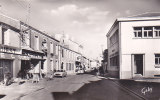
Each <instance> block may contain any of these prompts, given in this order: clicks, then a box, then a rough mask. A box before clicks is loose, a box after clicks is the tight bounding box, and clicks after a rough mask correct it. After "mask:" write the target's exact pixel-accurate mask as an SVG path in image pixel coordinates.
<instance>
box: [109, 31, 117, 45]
mask: <svg viewBox="0 0 160 100" xmlns="http://www.w3.org/2000/svg"><path fill="white" fill-rule="evenodd" d="M116 42H118V30H117V31H116V32H115V33H114V34H113V35H112V36H111V37H110V46H113V45H114V44H115V43H116Z"/></svg>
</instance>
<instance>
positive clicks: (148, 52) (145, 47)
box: [121, 20, 160, 78]
mask: <svg viewBox="0 0 160 100" xmlns="http://www.w3.org/2000/svg"><path fill="white" fill-rule="evenodd" d="M159 23H160V21H159V20H155V21H134V22H121V44H122V45H121V48H122V49H121V50H122V52H121V53H122V62H121V63H122V72H121V74H122V76H121V78H131V77H132V74H131V73H132V72H131V69H132V68H131V54H145V65H144V66H145V68H144V70H145V73H144V76H145V77H153V76H154V74H159V73H160V72H159V70H160V68H155V66H154V63H155V55H154V54H155V53H159V51H160V46H158V44H159V43H160V38H156V39H155V38H145V39H144V38H143V39H142V38H140V39H137V38H134V33H133V27H135V26H160V24H159Z"/></svg>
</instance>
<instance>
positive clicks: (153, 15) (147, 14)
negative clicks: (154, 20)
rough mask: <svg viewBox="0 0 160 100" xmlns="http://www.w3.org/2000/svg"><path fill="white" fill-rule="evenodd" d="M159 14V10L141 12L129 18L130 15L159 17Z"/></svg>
mask: <svg viewBox="0 0 160 100" xmlns="http://www.w3.org/2000/svg"><path fill="white" fill-rule="evenodd" d="M159 16H160V12H146V13H143V14H138V15H134V16H130V17H129V18H132V17H159Z"/></svg>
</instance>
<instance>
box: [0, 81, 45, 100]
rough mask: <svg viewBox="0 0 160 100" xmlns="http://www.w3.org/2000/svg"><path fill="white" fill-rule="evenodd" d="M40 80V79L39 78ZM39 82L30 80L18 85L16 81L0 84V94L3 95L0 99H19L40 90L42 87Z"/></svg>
mask: <svg viewBox="0 0 160 100" xmlns="http://www.w3.org/2000/svg"><path fill="white" fill-rule="evenodd" d="M41 81H42V80H41ZM41 83H42V82H40V83H31V81H26V82H25V83H23V84H21V85H19V84H18V83H13V84H11V85H9V86H4V85H0V95H5V96H4V97H3V98H0V99H1V100H19V99H20V98H21V97H23V96H25V95H28V94H31V93H33V92H35V91H38V90H41V89H43V88H44V87H43V86H42V85H40V84H41Z"/></svg>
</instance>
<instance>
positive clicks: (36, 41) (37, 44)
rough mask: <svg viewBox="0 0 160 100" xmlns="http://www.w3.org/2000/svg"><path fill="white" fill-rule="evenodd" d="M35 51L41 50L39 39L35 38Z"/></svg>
mask: <svg viewBox="0 0 160 100" xmlns="http://www.w3.org/2000/svg"><path fill="white" fill-rule="evenodd" d="M35 49H36V50H39V37H38V36H35Z"/></svg>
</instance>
